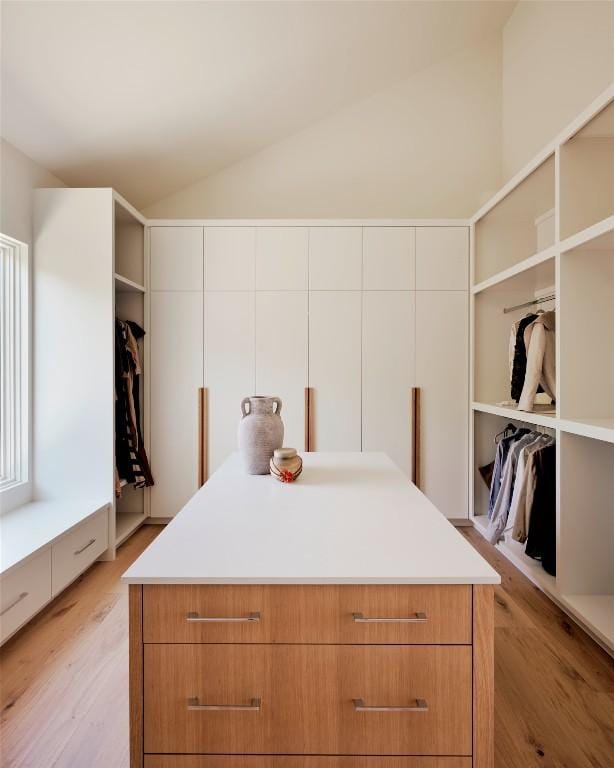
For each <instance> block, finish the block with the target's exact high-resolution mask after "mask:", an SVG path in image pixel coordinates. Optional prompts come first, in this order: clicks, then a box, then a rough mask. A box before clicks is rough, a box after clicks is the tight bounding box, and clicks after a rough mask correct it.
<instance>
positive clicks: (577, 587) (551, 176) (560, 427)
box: [470, 86, 614, 655]
mask: <svg viewBox="0 0 614 768" xmlns="http://www.w3.org/2000/svg"><path fill="white" fill-rule="evenodd" d="M552 208H554V236H553V238H551V239H552V242H546V243H544V242H543V239H544V238H543V230H542V236H541V238H540V240H541V242H540V243H539V245H538V238H537V231H536V227H535V224H536V222H538V223H539V221H540V217H541V220H542V222H543V221H544V214H547V212H548V211H549V210H551V209H552ZM546 218H547V217H546ZM472 235H473V236H472V254H471V274H472V288H471V325H472V334H471V336H472V339H471V406H470V411H471V413H470V427H471V435H470V439H471V451H470V455H471V461H470V467H471V469H470V472H471V476H470V508H471V512H472V519H473V523H474V526H475V528H476V530H478V531H479V532H481V533H483V534H484V533H485V531H486V525H487V521H488V519H487V511H488V488H487V486H486V484H485V483H484V481H483V480H482V478H481V476H480V473H479V472H478V468H479V467H481V466H483V465H484V464H487V463H488V462H489V461H492V460H493V458H494V453H495V445H494V440H493V439H494V436H495V435H496V434H497V433H498V432H499V431H500V430H502V429H503V428H504V427H505V425H506V424H507V423H509V422H512V423H514V424H516V425H530V426H531V427H533V428H535V429H538V430H540V431H547V432H549V433H550V434H552V435H554V436H555V437H556V440H557V478H556V487H557V511H556V514H557V568H556V576H551V575H550V574H548V573H546V571H544V570H543V568H542V567H541V564H540V563H539V562H538V561H535V560H533V559H532V558H530V557H528V556H527V555H526V554H525V552H524V545H522V544H520V543H518V542H516V541H512V540H507V539H504V540H503V541H501V542H500V543H499V544H498V545H497V548H498V549H499V550H500V552H501V554H503V555H504V556H505V557H507V558H508V559H509V560H510V561H511V562H512V563H513V564H514V565H515V566H516V567H518V568H519V569H520V570H521V571H522V572H523V573H524V574H525V575H526V576H527V577H528V578H529V579H531V581H533V583H535V584H536V585H537V586H538V587H540V588H541V589H542V590H544V592H546V593H547V594H548V595H549V596H550V597H551V598H552V599H553V600H554V601H555V602H556V603H557V604H558V605H560V606H561V608H562V609H563V610H565V611H566V612H567V613H568V614H569V615H570V616H571V617H572V618H573V619H574V620H575V621H576V622H577V623H578V624H579V625H581V626H582V627H583V628H584V629H586V631H588V632H589V634H591V636H592V637H593V638H594V639H595V640H596V641H597V642H599V643H600V644H601V645H602V646H603V647H604V648H605V649H606V650H607V651H608V652H609V653H611V654H612V655H614V567H613V566H612V563H613V562H614V560H613V558H612V553H611V548H612V542H614V343H613V341H612V340H613V339H614V86H612V87H610V88H609V89H608V90H607V91H606V92H605V93H603V94H602V95H601V96H600V97H599V98H598V99H597V100H596V101H595V102H594V103H593V104H592V105H591V106H590V107H589V108H588V109H587V110H586V111H585V112H584V113H583V114H581V115H579V116H578V117H577V118H576V120H574V122H573V123H572V124H571V125H570V126H568V128H567V129H566V130H565V131H563V132H562V133H561V134H560V135H559V136H558V137H557V138H556V139H555V140H554V141H553V142H552V143H551V144H550V145H549V146H547V147H545V148H544V150H543V151H542V152H541V153H540V154H539V155H538V156H537V157H536V158H535V159H534V160H533V162H532V163H530V164H529V165H528V166H527V168H525V169H524V171H522V172H521V173H519V174H518V175H517V176H516V177H515V178H514V179H512V180H511V181H510V182H509V183H508V184H507V185H506V186H505V187H504V188H503V189H502V190H501V191H500V192H499V193H498V194H497V195H496V196H495V197H494V198H493V199H492V200H491V201H490V202H489V203H487V204H486V205H485V206H484V207H483V208H482V209H481V210H480V211H479V212H478V213H477V214H476V215H475V217H474V218H473V219H472ZM546 295H548V296H549V295H554V297H555V298H554V299H553V300H552V301H550V302H548V303H545V304H544V303H542V304H541V305H540V306H541V307H542V308H544V309H556V312H557V328H556V344H557V392H556V395H557V397H556V406H550V409H551V410H552V411H553V412H552V413H545V412H544V408H547V407H548V406H543V407H540V408H537V407H536V409H535V411H533V412H531V413H527V412H524V411H519V410H518V409H517V408H516V407H515V406H513V405H512V406H511V405H509V404H508V403H509V399H510V392H509V353H508V340H509V333H510V326H511V323H512V322H513V321H514V320H516V319H519V318H520V317H522V316H523V315H524V314H525V313H526V312H527V311H528V309H529V308H528V307H523V308H519V309H518V310H516V311H512V312H509V311H508V312H506V313H504V311H503V310H504V308H509V307H514V306H515V305H517V304H523V303H525V302H527V301H532V300H533V299H535V298H539V297H544V296H546Z"/></svg>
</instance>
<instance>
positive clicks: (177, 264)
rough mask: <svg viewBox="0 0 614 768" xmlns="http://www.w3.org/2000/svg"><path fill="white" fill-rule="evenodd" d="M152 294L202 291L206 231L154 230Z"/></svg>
mask: <svg viewBox="0 0 614 768" xmlns="http://www.w3.org/2000/svg"><path fill="white" fill-rule="evenodd" d="M149 231H150V254H151V256H150V268H149V269H150V287H151V290H152V291H202V289H203V228H202V227H180V226H178V227H151V229H150V230H149Z"/></svg>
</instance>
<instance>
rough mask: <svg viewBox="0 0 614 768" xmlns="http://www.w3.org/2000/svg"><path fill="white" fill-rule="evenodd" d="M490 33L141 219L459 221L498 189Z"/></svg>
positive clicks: (497, 46) (495, 63) (497, 77)
mask: <svg viewBox="0 0 614 768" xmlns="http://www.w3.org/2000/svg"><path fill="white" fill-rule="evenodd" d="M500 64H501V42H500V35H498V34H497V35H496V36H492V37H490V38H489V39H487V40H485V41H484V42H483V43H482V44H480V45H477V46H474V47H473V48H472V49H471V50H466V51H464V52H462V53H461V54H456V55H454V56H453V57H450V58H449V59H446V60H445V61H444V62H442V63H440V64H437V65H435V66H432V67H429V68H428V69H425V70H423V71H422V72H420V73H418V74H417V75H415V76H413V77H411V78H409V79H408V80H405V81H403V82H401V83H399V84H397V85H395V86H394V87H391V88H388V89H386V90H384V91H381V92H380V93H378V94H376V95H375V96H372V97H370V98H369V99H366V100H363V101H360V102H358V103H356V104H354V105H352V106H351V107H349V108H346V109H344V110H342V111H340V112H336V113H335V114H334V115H332V116H330V117H328V118H326V119H324V120H321V121H319V122H318V123H316V124H315V125H313V126H311V127H310V128H307V129H306V130H303V131H301V132H300V133H298V134H295V135H293V136H291V137H289V138H287V139H285V140H283V141H280V142H278V143H276V144H274V145H272V146H271V147H269V148H267V149H265V150H263V151H262V152H259V153H257V154H255V155H252V156H251V157H249V158H247V159H245V160H243V161H242V162H239V163H236V164H234V165H232V166H230V167H229V168H227V169H225V170H223V171H221V172H219V173H217V174H215V175H212V176H210V177H208V178H206V179H204V180H203V181H201V182H198V183H197V184H195V185H192V186H190V187H188V188H186V189H184V190H183V191H180V192H178V193H177V194H175V195H172V196H171V197H168V198H165V199H164V200H161V201H159V202H158V203H155V204H154V205H152V206H150V207H148V208H146V209H145V213H146V215H148V216H151V217H169V218H175V217H176V218H205V217H212V218H215V217H219V218H233V217H236V218H243V217H245V218H252V217H253V218H258V217H268V218H293V217H295V218H300V217H314V218H319V217H339V218H346V217H347V218H352V217H412V218H422V217H424V218H429V217H434V218H443V217H465V216H468V215H469V214H471V213H473V212H474V211H475V210H476V209H477V208H478V207H479V205H480V204H481V203H482V202H483V201H485V200H486V199H488V197H489V196H490V195H491V194H493V192H494V191H496V189H497V187H498V186H499V182H500V151H501V147H500V136H501V126H500V115H501V101H500V95H501V93H500V82H501V66H500Z"/></svg>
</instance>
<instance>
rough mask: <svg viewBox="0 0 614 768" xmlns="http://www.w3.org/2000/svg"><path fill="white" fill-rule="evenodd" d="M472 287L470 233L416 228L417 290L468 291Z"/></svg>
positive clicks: (447, 228)
mask: <svg viewBox="0 0 614 768" xmlns="http://www.w3.org/2000/svg"><path fill="white" fill-rule="evenodd" d="M468 286H469V229H468V228H467V227H417V228H416V288H417V289H418V290H419V291H423V290H424V291H429V290H430V291H466V290H467V288H468Z"/></svg>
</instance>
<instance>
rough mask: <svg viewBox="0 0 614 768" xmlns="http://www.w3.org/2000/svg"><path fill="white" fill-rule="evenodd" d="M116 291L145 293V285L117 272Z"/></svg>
mask: <svg viewBox="0 0 614 768" xmlns="http://www.w3.org/2000/svg"><path fill="white" fill-rule="evenodd" d="M115 293H145V286H144V285H139V284H138V283H135V282H133V281H132V280H128V278H127V277H124V276H123V275H119V274H118V273H117V272H116V273H115Z"/></svg>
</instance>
